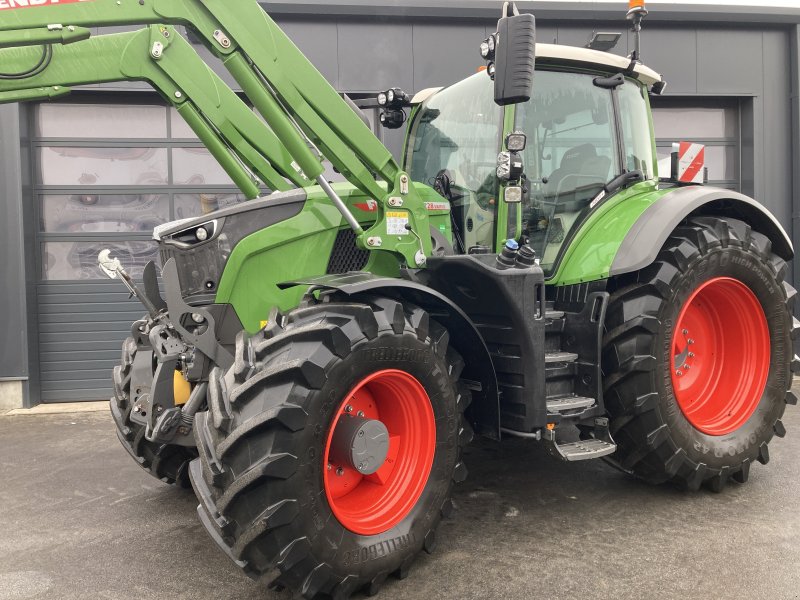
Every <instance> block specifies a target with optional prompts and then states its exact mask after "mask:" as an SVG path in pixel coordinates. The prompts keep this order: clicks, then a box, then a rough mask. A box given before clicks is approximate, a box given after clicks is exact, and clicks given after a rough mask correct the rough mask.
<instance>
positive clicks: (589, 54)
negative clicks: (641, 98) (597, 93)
mask: <svg viewBox="0 0 800 600" xmlns="http://www.w3.org/2000/svg"><path fill="white" fill-rule="evenodd" d="M536 62H537V63H542V64H564V63H574V64H577V65H583V66H592V67H599V68H600V69H603V70H607V69H608V68H609V67H611V68H612V69H613V70H615V71H620V72H622V71H627V70H628V68H629V67H630V66H631V59H629V58H625V57H624V56H618V55H616V54H611V53H609V52H601V51H599V50H589V49H588V48H577V47H575V46H561V45H558V44H536ZM633 72H634V74H635V75H636V76H637V78H638V79H639V81H641V82H642V83H645V84H647V85H653V84H654V83H658V82H660V81H661V80H662V77H661V75H659V74H658V73H656V72H655V71H654V70H653V69H651V68H650V67H646V66H645V65H643V64H641V63H637V64H636V65H634V67H633Z"/></svg>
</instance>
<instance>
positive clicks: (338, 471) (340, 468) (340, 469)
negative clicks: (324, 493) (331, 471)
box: [336, 467, 344, 477]
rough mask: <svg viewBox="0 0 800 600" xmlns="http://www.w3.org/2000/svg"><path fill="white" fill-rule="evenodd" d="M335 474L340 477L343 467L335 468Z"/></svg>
mask: <svg viewBox="0 0 800 600" xmlns="http://www.w3.org/2000/svg"><path fill="white" fill-rule="evenodd" d="M336 474H337V475H338V476H339V477H341V476H342V475H344V469H343V468H342V467H339V468H338V469H336Z"/></svg>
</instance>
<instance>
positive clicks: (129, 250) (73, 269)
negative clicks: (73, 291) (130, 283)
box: [42, 241, 158, 280]
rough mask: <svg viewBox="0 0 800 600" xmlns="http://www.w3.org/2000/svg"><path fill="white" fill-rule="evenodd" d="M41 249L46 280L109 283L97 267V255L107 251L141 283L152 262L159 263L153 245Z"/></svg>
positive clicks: (107, 244)
mask: <svg viewBox="0 0 800 600" xmlns="http://www.w3.org/2000/svg"><path fill="white" fill-rule="evenodd" d="M42 246H43V247H42V278H43V279H47V280H54V279H66V280H75V279H80V280H85V279H107V277H106V276H105V275H104V274H103V272H102V271H101V270H100V267H99V266H98V265H97V255H98V254H100V252H101V251H102V250H103V249H104V248H108V249H110V250H111V256H113V257H115V258H119V259H120V261H121V262H122V264H123V265H124V267H125V270H126V271H127V272H128V273H129V274H130V275H131V276H132V277H134V278H135V279H141V277H142V271H143V270H144V266H145V265H146V264H147V263H148V262H149V261H151V260H152V261H156V262H158V246H157V245H156V243H155V242H151V241H112V242H109V241H91V242H89V241H86V242H46V243H44V244H43V245H42Z"/></svg>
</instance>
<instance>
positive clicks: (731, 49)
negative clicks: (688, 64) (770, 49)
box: [695, 29, 764, 95]
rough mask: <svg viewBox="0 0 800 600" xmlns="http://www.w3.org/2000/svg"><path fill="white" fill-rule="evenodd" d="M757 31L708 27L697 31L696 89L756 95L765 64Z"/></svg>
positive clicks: (710, 93)
mask: <svg viewBox="0 0 800 600" xmlns="http://www.w3.org/2000/svg"><path fill="white" fill-rule="evenodd" d="M762 42H763V38H762V34H761V32H760V31H747V30H726V29H719V30H718V29H708V30H703V31H698V32H697V57H696V59H695V60H696V61H697V64H698V69H697V91H698V93H700V94H707V95H715V94H740V95H743V94H758V93H760V92H761V86H762V79H761V77H759V74H760V73H761V69H762V67H763V64H764V62H763V61H764V56H763V44H762Z"/></svg>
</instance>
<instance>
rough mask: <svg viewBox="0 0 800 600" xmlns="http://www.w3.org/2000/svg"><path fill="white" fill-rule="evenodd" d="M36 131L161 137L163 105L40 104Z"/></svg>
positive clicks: (46, 134) (52, 135)
mask: <svg viewBox="0 0 800 600" xmlns="http://www.w3.org/2000/svg"><path fill="white" fill-rule="evenodd" d="M36 125H37V127H36V135H37V136H39V137H49V138H106V139H119V138H138V139H141V138H164V137H167V112H166V109H165V108H164V107H163V106H142V105H139V106H135V105H129V104H41V105H39V107H38V118H37V120H36Z"/></svg>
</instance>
